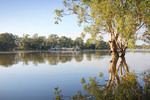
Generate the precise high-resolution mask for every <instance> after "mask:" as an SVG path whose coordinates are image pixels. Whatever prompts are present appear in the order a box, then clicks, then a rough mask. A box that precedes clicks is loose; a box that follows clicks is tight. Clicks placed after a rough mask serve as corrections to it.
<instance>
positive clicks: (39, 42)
mask: <svg viewBox="0 0 150 100" xmlns="http://www.w3.org/2000/svg"><path fill="white" fill-rule="evenodd" d="M21 41H22V45H23V48H24V49H33V50H36V49H41V48H42V46H43V44H44V42H45V37H44V36H39V37H38V34H34V35H33V37H32V38H31V37H29V35H28V34H26V35H25V36H24V37H22V38H21Z"/></svg>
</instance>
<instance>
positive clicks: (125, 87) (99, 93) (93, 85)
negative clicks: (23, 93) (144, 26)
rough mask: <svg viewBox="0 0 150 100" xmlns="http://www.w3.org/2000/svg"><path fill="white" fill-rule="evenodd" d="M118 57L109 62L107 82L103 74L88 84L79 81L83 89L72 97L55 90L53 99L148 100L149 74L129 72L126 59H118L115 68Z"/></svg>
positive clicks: (149, 94)
mask: <svg viewBox="0 0 150 100" xmlns="http://www.w3.org/2000/svg"><path fill="white" fill-rule="evenodd" d="M88 57H89V56H88ZM118 59H119V57H115V56H114V57H112V60H111V61H110V63H111V64H110V69H109V71H108V72H109V73H110V76H109V80H108V82H107V83H105V82H104V80H107V79H104V78H103V74H102V73H100V76H99V78H97V77H89V80H88V82H86V80H85V79H84V78H82V79H81V84H83V89H84V91H86V92H82V91H81V90H79V91H78V92H77V94H76V95H74V96H73V97H67V96H64V95H62V93H61V92H62V90H59V88H58V87H57V88H55V93H54V94H55V96H56V97H55V99H57V100H62V99H66V98H68V99H73V100H120V99H123V100H149V99H150V72H144V73H142V74H139V75H136V74H134V73H131V72H129V68H128V64H127V63H126V59H125V58H124V57H123V58H120V59H121V61H120V63H119V64H118V66H117V62H118ZM138 76H140V78H139V77H138ZM139 79H142V80H143V83H144V85H141V84H140V83H139V81H138V80H139Z"/></svg>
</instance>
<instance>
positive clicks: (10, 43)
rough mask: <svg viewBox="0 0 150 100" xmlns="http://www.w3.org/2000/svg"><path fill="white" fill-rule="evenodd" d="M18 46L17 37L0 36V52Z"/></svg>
mask: <svg viewBox="0 0 150 100" xmlns="http://www.w3.org/2000/svg"><path fill="white" fill-rule="evenodd" d="M17 46H18V40H17V36H15V35H13V34H11V33H2V34H0V50H4V51H7V50H13V49H15V48H16V47H17Z"/></svg>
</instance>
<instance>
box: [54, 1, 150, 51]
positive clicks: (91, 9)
mask: <svg viewBox="0 0 150 100" xmlns="http://www.w3.org/2000/svg"><path fill="white" fill-rule="evenodd" d="M63 4H64V8H63V10H56V14H57V17H56V19H59V20H60V19H61V18H62V17H64V16H65V15H71V14H75V15H77V18H78V20H77V22H78V24H79V25H81V24H82V23H87V24H84V25H85V28H84V32H83V33H82V36H83V37H84V36H85V35H86V34H87V33H89V34H90V35H91V39H92V40H94V41H95V40H98V39H99V36H100V37H102V36H103V34H104V33H107V34H109V35H110V37H111V38H110V39H111V40H115V42H116V44H117V43H118V45H117V46H118V48H119V49H124V47H126V46H127V47H129V48H134V47H135V46H134V44H135V42H134V41H135V40H137V39H139V37H142V38H143V37H145V36H146V37H148V38H146V39H149V37H150V35H149V34H150V2H149V0H64V2H63ZM140 30H142V32H141V31H140ZM140 39H141V38H140ZM119 44H122V45H119ZM121 51H122V50H121Z"/></svg>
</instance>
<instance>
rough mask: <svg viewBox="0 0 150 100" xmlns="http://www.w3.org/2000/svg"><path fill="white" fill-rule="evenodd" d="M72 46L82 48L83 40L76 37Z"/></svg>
mask: <svg viewBox="0 0 150 100" xmlns="http://www.w3.org/2000/svg"><path fill="white" fill-rule="evenodd" d="M73 44H74V46H78V47H80V48H81V47H82V46H83V39H82V38H81V37H77V38H76V39H75V40H74V41H73Z"/></svg>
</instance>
